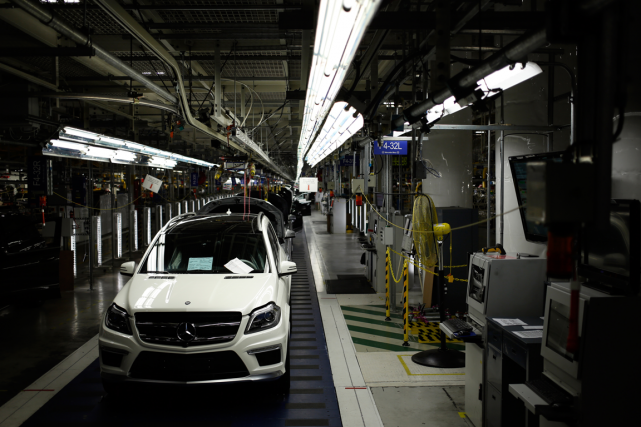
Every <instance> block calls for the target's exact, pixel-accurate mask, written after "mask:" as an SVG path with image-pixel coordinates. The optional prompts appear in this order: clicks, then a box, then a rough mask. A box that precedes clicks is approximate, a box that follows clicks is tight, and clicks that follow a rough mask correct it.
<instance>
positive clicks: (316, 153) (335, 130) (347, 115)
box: [305, 102, 364, 167]
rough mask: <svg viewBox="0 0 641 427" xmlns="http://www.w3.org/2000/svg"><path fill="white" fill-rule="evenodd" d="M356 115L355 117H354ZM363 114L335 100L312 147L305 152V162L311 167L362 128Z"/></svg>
mask: <svg viewBox="0 0 641 427" xmlns="http://www.w3.org/2000/svg"><path fill="white" fill-rule="evenodd" d="M354 116H356V117H354ZM363 123H364V122H363V116H362V115H361V114H359V113H358V112H357V111H356V109H355V108H354V107H350V106H349V105H348V104H347V103H346V102H337V103H335V104H334V106H333V107H332V109H331V111H330V112H329V115H328V116H327V120H325V124H324V125H323V129H321V131H320V132H319V133H318V137H316V139H315V140H314V143H313V144H312V148H310V150H309V152H308V153H307V157H306V158H305V160H307V163H309V164H310V165H311V166H312V167H313V166H315V165H316V164H318V162H320V161H321V160H323V159H324V158H325V157H327V156H328V155H329V154H331V153H332V152H333V151H334V150H336V148H338V147H340V146H341V145H342V144H343V143H344V142H345V141H347V140H348V139H349V138H350V137H352V136H353V135H354V134H356V132H358V131H359V130H361V129H362V128H363Z"/></svg>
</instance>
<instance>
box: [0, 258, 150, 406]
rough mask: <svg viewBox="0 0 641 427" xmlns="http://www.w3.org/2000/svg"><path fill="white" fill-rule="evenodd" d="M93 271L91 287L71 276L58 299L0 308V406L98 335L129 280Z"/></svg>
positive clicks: (84, 281) (87, 281) (110, 270)
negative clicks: (71, 288)
mask: <svg viewBox="0 0 641 427" xmlns="http://www.w3.org/2000/svg"><path fill="white" fill-rule="evenodd" d="M134 255H136V254H134ZM140 256H141V254H140V253H139V254H138V257H140ZM125 261H126V260H123V261H122V262H125ZM117 264H118V267H119V266H120V262H118V263H117ZM105 270H106V272H105ZM94 271H95V276H94V287H93V290H89V280H88V279H76V283H75V290H74V291H69V292H63V293H62V296H61V298H58V299H50V300H45V301H30V300H28V299H26V298H25V299H24V300H23V301H22V302H20V303H15V304H11V305H9V306H6V307H3V308H1V309H0V330H1V331H2V334H1V336H0V348H2V351H0V405H2V404H4V403H5V402H7V401H8V400H10V399H11V398H12V397H13V396H15V395H16V394H18V393H20V392H21V391H22V390H24V389H25V388H26V387H28V386H29V385H30V384H32V383H33V382H34V381H35V380H37V379H38V378H40V377H41V376H42V375H44V374H45V373H46V372H47V371H49V370H50V369H51V368H53V367H54V366H56V365H57V364H58V363H60V362H61V361H62V360H63V359H65V358H66V357H67V356H69V355H70V354H71V353H73V352H74V351H76V350H77V349H78V348H80V347H81V346H82V345H83V344H85V343H86V342H87V341H88V340H89V339H90V338H92V337H93V336H95V335H96V334H97V333H98V325H99V323H100V321H101V319H102V316H103V313H104V311H105V309H106V308H107V307H108V306H109V304H111V302H112V300H113V298H114V297H115V296H116V294H117V293H118V291H119V290H120V289H121V288H122V287H123V285H124V284H125V283H126V281H127V279H128V278H126V277H125V276H121V275H120V274H118V271H119V270H118V269H115V270H113V271H112V269H111V267H110V266H109V268H106V269H105V268H100V269H96V270H94Z"/></svg>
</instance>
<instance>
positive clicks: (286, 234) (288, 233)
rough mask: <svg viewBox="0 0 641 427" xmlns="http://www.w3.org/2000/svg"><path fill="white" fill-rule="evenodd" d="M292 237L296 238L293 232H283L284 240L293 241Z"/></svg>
mask: <svg viewBox="0 0 641 427" xmlns="http://www.w3.org/2000/svg"><path fill="white" fill-rule="evenodd" d="M294 237H296V232H295V231H294V230H285V239H293V238H294Z"/></svg>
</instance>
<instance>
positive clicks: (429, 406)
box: [372, 386, 472, 427]
mask: <svg viewBox="0 0 641 427" xmlns="http://www.w3.org/2000/svg"><path fill="white" fill-rule="evenodd" d="M372 394H373V395H374V400H375V401H376V406H377V407H378V412H379V413H380V415H381V418H382V419H383V424H384V425H385V427H416V426H428V427H470V426H472V424H471V423H470V422H469V421H468V420H467V418H465V415H464V411H465V410H464V405H465V387H464V386H449V387H372Z"/></svg>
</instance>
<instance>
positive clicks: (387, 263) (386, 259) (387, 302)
mask: <svg viewBox="0 0 641 427" xmlns="http://www.w3.org/2000/svg"><path fill="white" fill-rule="evenodd" d="M389 263H390V259H389V249H388V250H387V252H385V316H386V317H385V321H386V322H389V321H391V320H392V319H391V318H390V315H389Z"/></svg>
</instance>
